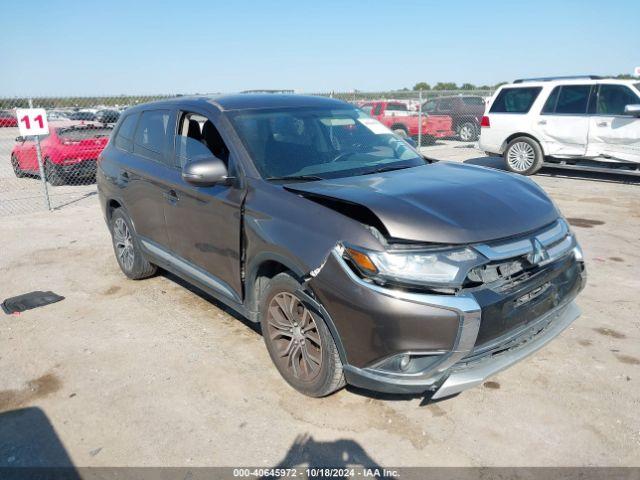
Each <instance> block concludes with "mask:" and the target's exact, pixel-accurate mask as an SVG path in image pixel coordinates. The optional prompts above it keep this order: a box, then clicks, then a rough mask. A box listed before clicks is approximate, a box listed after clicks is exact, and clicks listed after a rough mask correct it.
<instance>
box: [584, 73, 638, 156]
mask: <svg viewBox="0 0 640 480" xmlns="http://www.w3.org/2000/svg"><path fill="white" fill-rule="evenodd" d="M632 104H640V98H639V97H638V94H637V93H635V92H634V91H633V90H632V89H631V88H630V87H628V86H627V85H622V84H607V83H603V84H600V85H598V91H597V94H596V101H595V102H594V107H593V109H592V114H591V116H590V117H589V121H590V128H589V147H588V155H589V156H593V157H598V156H606V157H611V158H612V159H616V160H624V161H631V162H640V118H637V117H632V116H629V115H625V114H624V107H625V106H626V105H632Z"/></svg>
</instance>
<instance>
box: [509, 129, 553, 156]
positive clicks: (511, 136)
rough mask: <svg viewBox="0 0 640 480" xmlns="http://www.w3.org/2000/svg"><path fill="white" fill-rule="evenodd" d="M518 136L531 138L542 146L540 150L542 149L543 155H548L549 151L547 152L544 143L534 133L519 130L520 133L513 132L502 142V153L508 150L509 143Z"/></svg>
mask: <svg viewBox="0 0 640 480" xmlns="http://www.w3.org/2000/svg"><path fill="white" fill-rule="evenodd" d="M518 137H527V138H530V139H531V140H533V141H534V142H536V143H537V144H538V145H539V146H540V150H542V155H543V156H546V155H547V152H545V149H544V145H543V144H542V142H541V141H540V140H538V139H537V138H536V137H535V136H534V135H531V134H530V133H526V132H518V133H513V134H511V135H509V136H508V137H507V138H506V139H505V141H504V142H503V143H502V147H501V148H500V153H501V154H502V153H504V152H505V151H506V150H507V145H509V143H511V141H512V140H515V139H516V138H518Z"/></svg>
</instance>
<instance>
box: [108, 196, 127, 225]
mask: <svg viewBox="0 0 640 480" xmlns="http://www.w3.org/2000/svg"><path fill="white" fill-rule="evenodd" d="M118 208H124V207H123V206H122V204H121V203H120V202H119V201H118V200H116V199H115V198H111V199H109V200H107V202H106V208H105V212H106V214H107V221H109V222H110V221H111V216H112V215H113V212H114V211H115V210H116V209H118Z"/></svg>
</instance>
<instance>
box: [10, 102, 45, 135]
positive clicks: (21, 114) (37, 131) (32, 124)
mask: <svg viewBox="0 0 640 480" xmlns="http://www.w3.org/2000/svg"><path fill="white" fill-rule="evenodd" d="M16 116H17V117H18V128H19V129H20V135H22V136H23V137H28V136H31V135H48V134H49V124H48V123H47V113H46V112H45V111H44V108H16Z"/></svg>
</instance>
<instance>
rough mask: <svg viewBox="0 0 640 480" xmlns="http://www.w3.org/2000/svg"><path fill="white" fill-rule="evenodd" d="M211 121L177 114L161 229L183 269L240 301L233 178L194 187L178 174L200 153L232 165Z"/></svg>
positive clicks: (237, 198) (238, 196)
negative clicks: (164, 226)
mask: <svg viewBox="0 0 640 480" xmlns="http://www.w3.org/2000/svg"><path fill="white" fill-rule="evenodd" d="M212 120H213V121H212ZM215 121H216V119H215V118H213V119H212V118H210V115H209V114H207V113H201V112H193V111H183V112H179V113H178V128H177V132H176V136H175V139H174V145H175V169H174V170H173V179H172V182H171V185H168V187H169V188H168V190H167V192H166V195H167V201H166V202H165V218H166V225H167V233H168V235H169V242H170V246H171V250H172V251H173V252H174V253H175V254H176V255H177V256H178V257H179V260H180V261H184V262H186V264H185V265H183V267H184V268H185V269H187V270H188V272H187V273H189V274H190V275H191V276H192V277H194V278H196V279H197V280H199V281H200V282H202V283H204V284H206V285H207V286H208V287H210V288H212V289H214V290H216V291H218V292H219V293H222V294H223V295H225V296H227V297H230V298H231V299H232V300H235V301H240V299H241V297H242V283H241V274H240V226H241V218H240V207H241V204H242V196H243V192H242V190H241V189H240V188H238V187H237V186H236V185H235V184H234V183H229V184H228V185H222V184H221V185H214V186H212V187H197V186H194V185H191V184H189V183H187V182H185V181H184V180H183V179H182V176H181V168H182V166H184V165H185V164H186V163H188V162H189V161H190V160H192V159H194V158H196V157H199V158H202V157H203V156H212V155H214V156H216V157H218V158H220V159H221V160H223V161H225V162H226V163H227V168H228V169H229V170H230V171H233V170H234V167H233V158H232V157H230V154H229V149H228V148H227V146H226V144H225V142H224V140H223V138H222V137H221V135H220V133H219V129H218V128H217V126H216V123H214V122H215ZM230 163H231V165H230Z"/></svg>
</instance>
